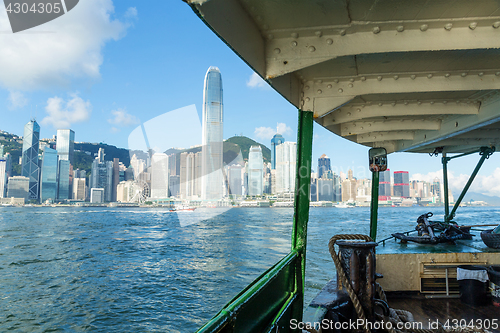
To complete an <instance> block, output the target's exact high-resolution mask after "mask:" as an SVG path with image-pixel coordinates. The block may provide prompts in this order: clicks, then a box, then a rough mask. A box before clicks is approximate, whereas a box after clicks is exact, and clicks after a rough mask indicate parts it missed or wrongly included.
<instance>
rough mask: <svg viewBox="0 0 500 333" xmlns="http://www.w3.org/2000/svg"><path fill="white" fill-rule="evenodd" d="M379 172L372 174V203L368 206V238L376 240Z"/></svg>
mask: <svg viewBox="0 0 500 333" xmlns="http://www.w3.org/2000/svg"><path fill="white" fill-rule="evenodd" d="M378 187H379V171H374V172H372V203H371V205H370V237H371V238H372V239H373V240H376V239H377V219H378Z"/></svg>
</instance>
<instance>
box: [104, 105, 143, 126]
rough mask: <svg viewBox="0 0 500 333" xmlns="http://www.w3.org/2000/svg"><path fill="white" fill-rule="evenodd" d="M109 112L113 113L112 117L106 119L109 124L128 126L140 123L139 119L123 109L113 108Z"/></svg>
mask: <svg viewBox="0 0 500 333" xmlns="http://www.w3.org/2000/svg"><path fill="white" fill-rule="evenodd" d="M111 113H112V114H113V116H114V118H112V119H108V122H109V123H110V124H113V125H118V126H130V125H136V124H139V123H140V122H139V119H138V118H137V117H136V116H133V115H131V114H129V113H127V111H126V110H124V109H118V110H113V111H111Z"/></svg>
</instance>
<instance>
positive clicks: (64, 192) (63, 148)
mask: <svg viewBox="0 0 500 333" xmlns="http://www.w3.org/2000/svg"><path fill="white" fill-rule="evenodd" d="M56 148H57V155H59V176H58V179H59V187H58V194H57V198H58V199H60V200H64V199H70V198H71V192H72V191H71V189H72V187H73V186H72V185H73V184H72V180H73V177H72V175H71V173H72V171H73V170H72V167H71V166H72V165H73V163H74V162H73V155H74V154H75V132H73V131H72V130H70V129H59V130H57V142H56Z"/></svg>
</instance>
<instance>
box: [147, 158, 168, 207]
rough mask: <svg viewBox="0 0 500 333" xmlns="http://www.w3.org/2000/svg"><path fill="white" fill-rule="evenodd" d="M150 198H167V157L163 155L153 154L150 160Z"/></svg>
mask: <svg viewBox="0 0 500 333" xmlns="http://www.w3.org/2000/svg"><path fill="white" fill-rule="evenodd" d="M151 162H152V164H151V198H153V199H163V198H168V197H169V195H168V185H169V184H168V183H169V177H168V170H169V164H168V156H167V154H163V153H155V154H153V157H152V159H151Z"/></svg>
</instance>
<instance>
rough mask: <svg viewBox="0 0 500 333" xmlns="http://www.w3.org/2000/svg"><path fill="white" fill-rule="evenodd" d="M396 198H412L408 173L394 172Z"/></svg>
mask: <svg viewBox="0 0 500 333" xmlns="http://www.w3.org/2000/svg"><path fill="white" fill-rule="evenodd" d="M394 196H395V197H401V198H409V197H410V175H409V174H408V171H394Z"/></svg>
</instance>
